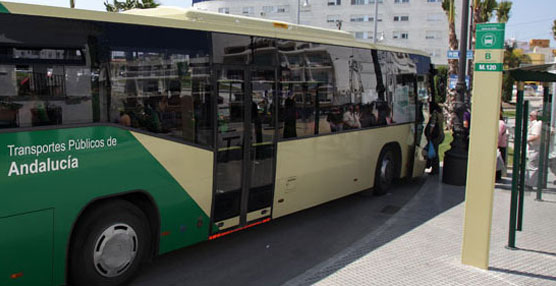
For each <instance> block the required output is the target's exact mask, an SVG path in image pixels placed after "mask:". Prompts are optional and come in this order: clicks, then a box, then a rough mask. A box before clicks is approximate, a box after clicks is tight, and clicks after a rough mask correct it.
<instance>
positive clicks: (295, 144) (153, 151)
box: [0, 2, 431, 286]
mask: <svg viewBox="0 0 556 286" xmlns="http://www.w3.org/2000/svg"><path fill="white" fill-rule="evenodd" d="M0 27H1V28H0V150H1V151H0V187H1V188H0V285H30V286H37V285H38V286H42V285H122V284H125V283H127V282H128V281H129V280H130V279H131V278H132V277H133V275H134V274H135V273H136V272H137V270H138V268H139V266H140V264H141V262H144V261H147V260H149V259H150V258H152V257H153V256H155V255H158V254H162V253H167V252H169V251H172V250H175V249H178V248H181V247H185V246H189V245H193V244H195V243H198V242H201V241H205V240H210V239H216V238H218V237H221V236H224V235H226V234H230V233H233V232H235V231H239V230H243V229H246V228H249V227H253V226H256V225H259V224H262V223H266V222H268V221H270V220H272V219H276V218H279V217H282V216H285V215H288V214H291V213H294V212H297V211H300V210H303V209H307V208H310V207H312V206H316V205H319V204H322V203H325V202H328V201H331V200H334V199H337V198H340V197H344V196H347V195H350V194H353V193H356V192H360V191H363V190H371V189H372V190H374V192H375V193H376V194H383V193H384V192H386V191H387V189H388V187H389V186H390V183H391V182H392V181H393V180H394V179H397V178H412V177H416V176H420V175H421V174H422V173H423V170H424V167H425V160H424V158H423V155H422V148H423V146H424V145H425V144H424V143H425V139H424V138H423V136H422V130H423V123H424V122H426V118H427V112H426V111H427V109H428V108H427V100H428V98H429V93H430V82H429V81H430V67H431V65H430V58H429V57H428V56H427V55H426V54H424V53H422V52H419V51H414V50H409V49H402V48H392V47H385V46H379V45H370V44H367V43H363V42H359V41H356V40H355V39H354V38H353V36H352V35H351V34H349V33H347V32H343V31H333V30H326V29H320V28H312V27H306V26H298V25H292V24H288V23H284V22H275V21H267V20H257V19H253V18H247V17H240V16H229V15H221V14H214V13H208V12H201V11H195V10H186V9H179V8H169V7H159V8H156V9H150V10H135V11H129V12H127V13H121V14H117V13H105V12H94V11H83V10H74V9H65V8H54V7H46V6H35V5H25V4H15V3H9V2H0Z"/></svg>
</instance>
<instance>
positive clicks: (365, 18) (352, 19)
mask: <svg viewBox="0 0 556 286" xmlns="http://www.w3.org/2000/svg"><path fill="white" fill-rule="evenodd" d="M349 21H350V22H372V21H374V18H373V17H371V16H369V15H351V17H350V19H349Z"/></svg>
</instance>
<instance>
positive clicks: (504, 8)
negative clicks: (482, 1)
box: [496, 1, 512, 23]
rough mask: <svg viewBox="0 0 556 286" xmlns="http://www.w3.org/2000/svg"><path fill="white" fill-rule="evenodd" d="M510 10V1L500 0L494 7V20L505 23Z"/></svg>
mask: <svg viewBox="0 0 556 286" xmlns="http://www.w3.org/2000/svg"><path fill="white" fill-rule="evenodd" d="M510 10H512V2H506V1H502V2H500V3H499V4H498V7H496V21H498V23H507V22H508V20H509V19H510Z"/></svg>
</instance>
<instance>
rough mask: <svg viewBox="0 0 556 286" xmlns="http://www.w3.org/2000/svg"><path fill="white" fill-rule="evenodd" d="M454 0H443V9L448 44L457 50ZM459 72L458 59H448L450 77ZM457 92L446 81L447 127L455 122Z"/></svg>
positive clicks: (445, 113) (445, 116) (445, 108)
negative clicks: (447, 32)
mask: <svg viewBox="0 0 556 286" xmlns="http://www.w3.org/2000/svg"><path fill="white" fill-rule="evenodd" d="M454 2H455V1H454V0H442V9H443V10H444V12H445V13H446V17H448V29H449V36H448V44H449V46H450V50H453V51H456V50H457V49H458V46H459V42H458V38H457V35H456V5H455V3H454ZM457 74H458V60H456V59H454V60H448V77H447V79H449V77H450V76H451V75H457ZM456 96H457V92H456V91H455V90H451V89H450V87H449V85H448V84H447V83H446V101H445V104H444V118H446V119H447V120H446V127H447V128H448V129H451V128H452V124H453V122H454V116H455V113H454V108H455V106H454V103H455V101H456Z"/></svg>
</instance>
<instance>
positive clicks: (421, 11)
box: [193, 0, 459, 64]
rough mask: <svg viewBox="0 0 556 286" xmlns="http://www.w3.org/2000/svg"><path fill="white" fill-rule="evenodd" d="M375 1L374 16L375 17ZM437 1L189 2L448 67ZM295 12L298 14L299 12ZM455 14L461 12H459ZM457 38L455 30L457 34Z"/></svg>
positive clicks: (444, 27)
mask: <svg viewBox="0 0 556 286" xmlns="http://www.w3.org/2000/svg"><path fill="white" fill-rule="evenodd" d="M375 1H378V13H377V14H376V15H375ZM441 2H442V1H441V0H193V7H194V8H197V9H200V10H206V11H212V12H219V13H224V14H234V15H243V16H250V17H258V18H265V19H272V20H280V21H286V22H291V23H298V22H299V23H300V24H302V25H311V26H317V27H323V28H329V29H341V30H344V31H349V32H351V33H353V35H354V36H355V38H357V39H360V40H362V41H368V42H373V41H374V37H375V29H374V27H375V21H377V33H376V35H377V36H376V37H377V39H376V41H377V42H378V43H382V44H386V45H392V46H401V47H407V48H413V49H419V50H423V51H426V52H428V53H429V54H430V55H431V58H432V61H433V63H435V64H446V63H447V58H446V54H447V50H448V23H447V18H446V15H445V13H444V11H443V10H442V7H441ZM298 7H299V9H298ZM457 11H459V9H457ZM458 32H459V30H458Z"/></svg>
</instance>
